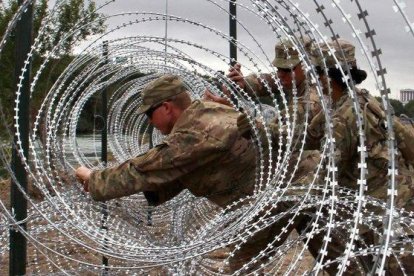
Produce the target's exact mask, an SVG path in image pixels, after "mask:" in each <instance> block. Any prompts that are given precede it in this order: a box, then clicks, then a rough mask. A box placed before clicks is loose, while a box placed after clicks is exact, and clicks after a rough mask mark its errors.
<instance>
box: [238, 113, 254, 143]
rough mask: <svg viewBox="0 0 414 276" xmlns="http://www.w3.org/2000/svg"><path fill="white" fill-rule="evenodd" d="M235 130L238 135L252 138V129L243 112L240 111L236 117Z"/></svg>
mask: <svg viewBox="0 0 414 276" xmlns="http://www.w3.org/2000/svg"><path fill="white" fill-rule="evenodd" d="M237 130H238V132H239V134H240V136H242V137H244V138H246V139H251V138H252V135H253V129H252V126H251V125H250V122H249V119H248V118H247V115H246V114H245V113H241V114H240V115H239V117H237Z"/></svg>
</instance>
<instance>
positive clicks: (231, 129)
mask: <svg viewBox="0 0 414 276" xmlns="http://www.w3.org/2000/svg"><path fill="white" fill-rule="evenodd" d="M142 101H143V104H142V106H141V107H140V108H139V110H138V112H140V113H145V114H146V115H147V116H148V118H149V121H150V123H152V124H153V125H154V126H155V127H156V128H157V129H159V130H160V131H161V133H162V134H165V135H166V134H168V136H167V137H166V138H165V139H164V141H163V143H162V144H160V145H158V146H156V147H155V148H153V149H151V150H149V151H148V152H147V153H145V154H143V155H140V156H137V157H135V158H132V159H130V160H128V161H126V162H124V163H122V164H120V165H119V166H116V167H113V168H107V169H103V170H96V171H90V170H89V169H87V168H85V167H80V168H78V169H77V170H76V175H77V177H78V178H79V179H80V180H81V181H82V182H83V183H84V185H85V189H86V190H89V192H90V194H91V196H92V198H93V199H95V200H97V201H104V200H109V199H113V198H119V197H123V196H128V195H131V194H135V193H139V192H150V193H152V194H153V195H154V196H155V199H153V201H154V202H153V203H155V204H161V203H163V202H165V201H167V200H169V199H171V198H172V197H174V196H175V195H177V194H178V193H179V192H180V191H182V190H183V189H188V190H189V191H190V192H192V193H193V194H194V195H195V196H202V197H206V198H208V199H209V200H210V201H212V202H214V203H215V204H217V205H219V206H221V207H225V206H226V205H228V204H229V203H231V202H233V201H234V200H237V199H240V198H242V197H245V196H246V195H250V194H252V192H253V188H254V183H255V165H256V157H255V155H256V151H255V148H254V145H253V144H252V142H251V141H249V140H247V139H245V138H243V137H241V136H240V135H239V132H238V130H237V124H236V121H237V117H238V116H239V113H238V112H237V111H235V110H234V109H232V108H230V107H227V106H224V105H221V104H217V103H212V102H206V101H200V100H196V101H194V102H191V99H190V96H189V94H188V93H187V92H186V89H185V86H184V84H183V82H182V81H181V79H180V78H178V77H177V76H171V75H166V76H163V77H161V78H159V79H157V80H155V81H153V82H151V83H150V84H149V85H148V86H147V87H146V88H145V89H144V90H143V92H142ZM154 196H153V197H154Z"/></svg>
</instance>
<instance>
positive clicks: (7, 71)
mask: <svg viewBox="0 0 414 276" xmlns="http://www.w3.org/2000/svg"><path fill="white" fill-rule="evenodd" d="M18 7H19V5H18V1H17V0H8V1H6V2H5V3H2V5H0V38H1V37H3V36H4V35H5V32H6V29H7V26H8V23H9V22H10V20H11V19H12V18H13V15H14V14H15V13H16V11H17V10H18ZM41 30H43V32H42V34H43V35H40V36H39V34H40V31H41ZM105 30H106V25H105V20H104V16H103V15H102V14H100V13H99V12H98V11H97V10H96V3H95V1H93V0H69V1H65V2H64V3H62V4H60V5H58V6H55V8H54V10H53V11H52V10H51V9H50V8H49V6H48V1H47V0H38V1H36V2H35V4H34V6H33V33H32V37H33V39H34V38H37V39H39V43H38V44H37V45H38V47H37V48H36V50H35V52H34V55H33V58H32V62H31V68H32V76H31V78H32V80H33V77H34V76H33V72H37V71H38V70H39V68H40V66H41V65H42V63H43V62H44V61H45V58H46V57H47V56H48V53H50V51H51V50H52V49H54V54H53V56H52V57H50V56H49V62H48V64H47V66H46V67H45V68H44V69H43V71H42V72H43V73H42V74H41V76H40V78H39V80H38V81H37V85H36V86H35V91H33V93H32V95H33V96H32V98H31V102H30V104H31V108H30V112H31V115H32V118H33V116H34V115H35V113H36V111H37V110H38V109H39V107H40V105H41V103H42V100H43V99H44V97H45V95H46V94H47V93H48V91H49V90H50V88H51V87H52V85H53V84H54V83H55V82H56V80H57V79H58V77H59V76H60V75H61V74H62V72H63V71H64V70H65V68H66V67H67V66H68V65H69V64H70V63H71V62H72V61H73V59H74V58H75V56H74V54H73V50H74V47H76V46H77V45H79V43H81V42H82V41H84V40H86V39H88V38H89V37H90V36H92V35H95V34H100V33H103V32H104V31H105ZM14 38H15V34H14V33H12V34H11V36H10V39H8V42H7V44H6V45H5V47H4V49H3V51H2V53H1V56H0V72H1V74H0V103H1V108H2V113H3V115H4V116H5V118H4V120H5V122H3V123H6V125H7V127H9V128H10V129H11V128H12V126H13V114H14V110H13V109H14V106H15V103H14V99H15V91H16V87H15V79H16V76H15V73H14V69H15V68H14V64H15V55H16V53H15V50H14V49H15V47H14V45H15V43H14ZM63 38H65V39H63ZM58 44H59V46H58V47H56V45H58ZM0 135H1V134H0Z"/></svg>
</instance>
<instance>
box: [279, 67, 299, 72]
mask: <svg viewBox="0 0 414 276" xmlns="http://www.w3.org/2000/svg"><path fill="white" fill-rule="evenodd" d="M296 67H298V65H296V66H295V67H293V68H280V67H277V70H278V71H280V72H282V73H292V72H293V71H295V70H296Z"/></svg>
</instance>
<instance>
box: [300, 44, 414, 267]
mask: <svg viewBox="0 0 414 276" xmlns="http://www.w3.org/2000/svg"><path fill="white" fill-rule="evenodd" d="M329 48H333V49H334V53H332V52H331V51H330V50H329ZM321 51H322V58H320V65H321V66H320V68H318V71H319V73H320V80H321V83H322V84H323V86H324V89H325V91H328V90H329V89H328V87H329V85H330V88H331V89H330V90H331V94H330V95H331V100H332V108H333V113H332V114H333V116H332V130H333V138H334V141H335V152H334V156H335V161H336V165H337V166H338V176H337V177H338V184H339V186H340V187H343V188H345V189H344V190H348V191H354V194H357V193H358V192H357V191H358V190H359V189H360V187H359V186H360V185H363V184H364V181H358V179H360V177H361V168H366V169H367V171H366V175H365V177H364V176H362V177H364V178H365V181H366V187H365V189H364V190H365V192H364V196H365V198H369V199H370V201H371V202H369V201H368V203H365V204H366V205H365V208H366V209H364V210H365V211H364V213H363V215H364V216H363V217H362V220H361V221H360V222H362V223H361V224H360V225H359V226H358V228H359V229H358V230H359V233H358V234H359V239H356V240H355V241H354V244H355V245H356V247H357V248H358V249H359V250H365V251H367V252H368V253H365V254H363V255H365V256H362V257H361V258H359V260H362V268H363V269H364V271H365V273H368V272H374V273H375V268H373V262H372V261H373V259H374V258H373V256H374V255H375V254H376V251H375V250H371V251H370V248H371V249H372V248H374V247H375V246H378V245H380V243H379V240H380V238H381V234H382V233H383V225H382V224H383V222H382V217H383V216H384V215H385V210H384V209H382V208H379V207H378V206H380V205H377V206H375V205H374V204H373V203H372V202H374V201H377V202H385V201H386V200H387V197H388V196H389V191H388V185H387V180H388V175H389V167H388V162H389V160H390V156H391V155H390V152H389V148H388V145H389V144H388V140H387V139H388V137H387V127H386V123H385V122H386V113H385V111H384V109H383V108H382V106H381V105H380V103H379V102H378V101H377V100H376V99H375V98H374V97H372V96H371V95H370V94H369V93H368V91H367V90H364V89H358V88H357V89H356V90H355V92H356V101H357V104H358V106H359V109H360V111H361V117H360V118H361V119H362V126H363V130H362V131H363V134H364V137H365V139H366V140H365V144H364V145H361V144H360V140H359V136H358V133H361V132H360V131H359V129H358V123H357V120H358V116H357V115H356V113H355V110H354V107H353V104H354V101H353V100H352V98H351V97H349V96H348V93H347V92H348V90H349V89H350V88H349V86H350V85H351V82H353V84H354V85H357V84H360V83H361V82H362V81H363V80H365V78H366V76H367V74H366V72H365V71H363V70H360V69H358V67H357V64H356V59H355V47H354V46H353V45H352V44H351V43H350V42H348V41H345V40H341V39H339V40H337V41H333V42H332V43H329V44H328V45H326V44H325V45H321ZM334 57H336V59H337V60H338V61H339V65H340V66H341V67H342V69H343V71H344V72H345V74H346V75H347V76H348V81H344V80H345V79H347V78H344V76H343V74H342V73H341V71H340V69H339V68H338V64H337V62H336V60H335V59H334ZM324 61H325V63H324ZM325 65H326V68H327V71H328V75H326V74H325V71H324V70H322V68H323V67H322V66H325ZM347 68H349V73H350V75H349V74H348V70H347ZM393 120H394V125H395V126H397V127H398V126H399V125H400V122H399V119H398V118H396V117H394V119H393ZM324 131H325V116H324V114H323V112H321V113H319V114H317V115H316V116H315V117H314V119H313V120H312V121H311V123H310V125H309V128H308V140H309V141H310V142H311V143H310V144H315V145H316V144H318V143H319V144H320V143H321V141H323V138H324V137H325V133H324ZM397 142H398V135H397ZM362 146H364V147H362ZM362 148H365V149H366V154H367V155H366V160H365V161H366V167H364V166H362V165H359V163H360V162H361V158H360V154H361V153H360V149H362ZM395 158H396V163H397V165H398V175H395V177H396V182H397V185H396V187H397V194H396V201H395V202H396V206H397V207H399V208H404V209H405V210H408V211H413V210H414V209H413V204H412V198H413V196H414V170H413V169H412V165H411V164H409V162H407V159H406V158H405V155H404V152H403V151H402V150H401V148H400V146H399V149H398V154H396V155H395ZM345 196H347V195H345ZM348 197H349V195H348ZM342 198H343V197H341V195H340V196H339V201H338V203H337V206H339V207H341V209H342V210H343V211H340V212H338V213H337V218H336V220H337V221H342V222H345V221H352V218H353V217H352V215H353V212H354V210H353V209H352V207H349V204H344V203H343V201H342ZM344 200H349V199H346V198H345V199H344ZM345 203H346V202H345ZM397 212H399V216H404V212H402V211H401V212H400V211H397ZM375 215H376V216H378V217H379V218H380V219H378V218H377V219H375ZM405 215H406V214H405ZM400 221H402V220H400ZM350 225H352V223H351V224H348V227H350ZM396 225H397V224H396ZM372 229H376V231H377V232H376V233H375V232H374V230H372ZM337 230H338V231H343V232H344V233H346V232H347V231H348V230H349V229H347V228H344V229H341V228H339V229H337ZM395 230H396V232H398V230H400V231H403V232H404V231H405V232H404V233H403V234H402V235H400V237H397V238H402V237H404V236H405V237H409V236H410V235H412V234H413V230H412V229H410V228H409V227H399V226H398V227H396V229H395ZM350 235H352V234H351V233H350V232H349V233H348V236H350ZM396 244H398V243H395V245H396ZM401 244H402V246H401V248H404V249H405V250H406V252H405V254H401V256H398V259H399V261H400V262H401V263H400V264H401V267H400V265H399V264H398V262H397V260H396V258H397V257H396V256H395V255H391V256H389V257H388V263H387V264H386V274H389V275H400V274H402V273H403V272H404V273H406V274H408V275H412V274H414V266H413V263H414V257H413V256H411V255H409V254H408V252H407V251H412V241H411V242H410V243H409V244H408V246H407V244H406V246H405V247H404V243H403V242H401ZM391 247H392V246H391ZM344 249H345V248H344V247H343V246H342V250H344ZM394 249H395V247H394ZM398 250H399V249H396V250H395V251H398ZM338 253H340V250H337V252H334V253H332V252H329V250H328V255H327V257H326V260H327V261H330V260H333V258H334V257H340V256H341V255H342V254H343V253H342V254H339V255H338ZM402 253H404V251H403V252H402ZM335 255H337V256H335ZM351 261H355V260H351ZM328 269H329V268H328ZM403 269H404V270H403ZM331 271H332V273H333V272H334V271H335V269H333V270H331Z"/></svg>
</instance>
